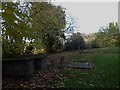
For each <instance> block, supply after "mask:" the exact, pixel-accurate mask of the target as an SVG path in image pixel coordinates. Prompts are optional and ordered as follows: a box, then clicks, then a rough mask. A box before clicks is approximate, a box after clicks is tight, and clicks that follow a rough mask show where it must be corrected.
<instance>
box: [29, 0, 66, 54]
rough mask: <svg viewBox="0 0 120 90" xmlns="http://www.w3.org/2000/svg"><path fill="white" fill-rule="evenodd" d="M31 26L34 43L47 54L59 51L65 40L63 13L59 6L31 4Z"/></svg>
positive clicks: (45, 3) (44, 3)
mask: <svg viewBox="0 0 120 90" xmlns="http://www.w3.org/2000/svg"><path fill="white" fill-rule="evenodd" d="M31 16H32V25H33V29H34V30H35V32H34V34H35V37H34V38H35V42H39V43H41V45H42V48H44V49H45V50H46V51H47V52H53V51H56V50H60V48H61V45H62V41H63V39H64V38H65V36H64V30H63V29H64V28H65V11H64V10H63V8H61V7H60V6H54V5H52V4H50V3H47V2H42V3H32V12H31Z"/></svg>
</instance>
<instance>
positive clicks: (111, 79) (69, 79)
mask: <svg viewBox="0 0 120 90" xmlns="http://www.w3.org/2000/svg"><path fill="white" fill-rule="evenodd" d="M118 53H120V52H118V48H117V47H108V48H101V49H87V50H84V54H82V55H79V53H78V52H77V51H73V52H64V53H63V54H64V55H65V57H66V60H67V61H68V62H72V61H76V62H77V61H81V60H82V61H83V60H88V61H91V62H92V63H93V64H94V67H93V68H92V69H91V70H80V69H59V70H60V72H61V73H62V74H63V76H65V77H66V80H64V81H63V82H64V86H65V87H67V88H76V87H77V88H112V87H115V88H118V87H119V85H118V55H119V54H118ZM60 55H61V54H56V55H51V56H50V57H49V59H50V58H51V59H54V60H55V61H57V60H58V59H59V57H60Z"/></svg>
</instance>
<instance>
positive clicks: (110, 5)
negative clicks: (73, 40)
mask: <svg viewBox="0 0 120 90" xmlns="http://www.w3.org/2000/svg"><path fill="white" fill-rule="evenodd" d="M54 4H55V5H61V6H62V7H63V8H66V13H68V14H70V15H71V16H72V17H74V18H75V20H76V21H77V25H78V26H79V28H77V30H78V31H79V32H81V33H92V32H97V31H98V30H99V28H100V27H102V26H104V27H105V26H107V25H108V23H109V22H116V21H118V3H117V2H54Z"/></svg>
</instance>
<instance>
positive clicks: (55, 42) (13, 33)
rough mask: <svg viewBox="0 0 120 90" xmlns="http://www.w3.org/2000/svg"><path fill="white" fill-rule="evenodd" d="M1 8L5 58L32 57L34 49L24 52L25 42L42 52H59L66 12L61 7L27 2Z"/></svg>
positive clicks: (8, 4) (7, 4)
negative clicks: (26, 55)
mask: <svg viewBox="0 0 120 90" xmlns="http://www.w3.org/2000/svg"><path fill="white" fill-rule="evenodd" d="M2 7H3V8H2V10H3V12H2V20H1V23H2V38H3V39H4V40H3V47H4V49H3V54H5V55H4V56H6V54H8V57H9V56H10V57H13V56H18V55H20V56H21V55H23V54H31V51H32V49H30V48H28V47H27V48H26V51H25V50H24V49H25V47H26V43H27V42H26V40H29V41H30V42H31V45H32V46H33V47H36V48H43V49H45V50H46V51H47V52H56V51H60V49H61V46H62V43H63V40H64V38H65V36H64V31H63V29H64V27H65V12H64V10H63V9H62V8H61V7H59V6H54V5H52V4H49V3H47V2H40V3H38V2H36V3H29V2H26V3H25V4H23V5H20V4H19V3H12V2H5V3H2ZM21 45H22V46H21ZM12 49H14V50H12ZM18 49H19V50H18ZM24 52H25V53H24Z"/></svg>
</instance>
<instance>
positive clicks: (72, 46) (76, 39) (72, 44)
mask: <svg viewBox="0 0 120 90" xmlns="http://www.w3.org/2000/svg"><path fill="white" fill-rule="evenodd" d="M79 46H82V47H83V48H85V41H84V39H83V38H82V36H81V34H80V33H76V34H73V35H72V36H71V37H70V38H68V39H67V41H66V43H65V50H77V49H78V48H79Z"/></svg>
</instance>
